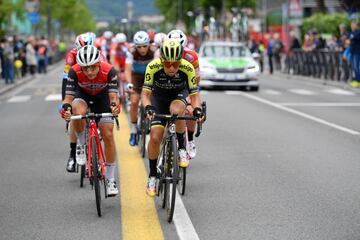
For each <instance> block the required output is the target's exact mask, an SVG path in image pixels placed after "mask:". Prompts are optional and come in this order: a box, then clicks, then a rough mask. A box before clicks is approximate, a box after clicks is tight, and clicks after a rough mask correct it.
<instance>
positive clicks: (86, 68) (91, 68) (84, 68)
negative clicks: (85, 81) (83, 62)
mask: <svg viewBox="0 0 360 240" xmlns="http://www.w3.org/2000/svg"><path fill="white" fill-rule="evenodd" d="M99 66H100V65H99V64H94V65H91V66H86V67H81V71H83V72H93V71H95V70H96V68H98V67H99Z"/></svg>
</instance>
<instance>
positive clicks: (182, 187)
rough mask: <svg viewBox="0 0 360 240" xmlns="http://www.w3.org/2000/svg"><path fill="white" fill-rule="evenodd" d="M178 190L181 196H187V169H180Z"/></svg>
mask: <svg viewBox="0 0 360 240" xmlns="http://www.w3.org/2000/svg"><path fill="white" fill-rule="evenodd" d="M178 188H179V192H180V194H181V195H185V189H186V168H183V167H179V181H178Z"/></svg>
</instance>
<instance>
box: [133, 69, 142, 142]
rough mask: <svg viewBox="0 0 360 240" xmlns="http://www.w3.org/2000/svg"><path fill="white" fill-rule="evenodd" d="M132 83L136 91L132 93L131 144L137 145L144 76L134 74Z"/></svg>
mask: <svg viewBox="0 0 360 240" xmlns="http://www.w3.org/2000/svg"><path fill="white" fill-rule="evenodd" d="M132 76H133V77H132V84H133V85H134V88H133V90H134V93H132V94H131V95H130V121H131V134H130V145H131V146H134V145H136V133H137V117H138V116H137V114H138V107H139V101H140V94H141V88H142V85H143V80H141V79H143V78H144V77H141V76H140V75H135V74H133V75H132Z"/></svg>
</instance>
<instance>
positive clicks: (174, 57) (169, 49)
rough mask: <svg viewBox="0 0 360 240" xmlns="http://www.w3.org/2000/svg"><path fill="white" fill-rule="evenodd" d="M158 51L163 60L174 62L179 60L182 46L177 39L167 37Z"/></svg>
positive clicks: (182, 50)
mask: <svg viewBox="0 0 360 240" xmlns="http://www.w3.org/2000/svg"><path fill="white" fill-rule="evenodd" d="M160 53H161V57H162V58H163V59H164V60H165V61H171V62H175V61H179V60H181V58H182V56H183V53H184V48H183V46H182V45H181V44H180V42H179V41H177V40H171V39H168V40H165V41H164V43H163V45H162V46H161V49H160Z"/></svg>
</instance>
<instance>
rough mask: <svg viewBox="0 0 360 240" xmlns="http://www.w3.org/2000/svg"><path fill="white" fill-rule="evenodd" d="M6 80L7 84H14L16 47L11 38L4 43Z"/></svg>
mask: <svg viewBox="0 0 360 240" xmlns="http://www.w3.org/2000/svg"><path fill="white" fill-rule="evenodd" d="M3 54H4V68H3V71H4V78H5V83H6V84H11V83H14V75H15V72H14V47H13V38H12V37H9V38H8V39H7V41H5V43H4V52H3Z"/></svg>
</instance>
